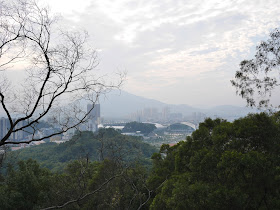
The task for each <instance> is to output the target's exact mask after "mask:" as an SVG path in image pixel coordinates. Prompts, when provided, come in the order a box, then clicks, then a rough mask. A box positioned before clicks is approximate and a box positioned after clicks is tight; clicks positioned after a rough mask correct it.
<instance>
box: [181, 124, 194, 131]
mask: <svg viewBox="0 0 280 210" xmlns="http://www.w3.org/2000/svg"><path fill="white" fill-rule="evenodd" d="M180 124H183V125H187V126H190V127H191V128H193V129H194V130H196V126H195V124H193V123H190V122H180Z"/></svg>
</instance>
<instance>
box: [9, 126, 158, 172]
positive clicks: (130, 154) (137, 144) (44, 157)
mask: <svg viewBox="0 0 280 210" xmlns="http://www.w3.org/2000/svg"><path fill="white" fill-rule="evenodd" d="M156 151H157V150H156V148H155V147H153V146H150V145H149V144H147V143H143V142H142V141H141V137H136V136H125V135H122V134H120V133H119V132H117V131H116V130H114V129H111V128H109V129H100V130H99V132H98V134H93V133H92V132H89V131H85V132H81V133H77V134H76V135H74V136H73V137H72V139H71V140H70V141H68V142H65V143H61V144H56V143H51V142H50V143H45V144H41V145H38V146H33V147H30V148H26V149H22V150H18V151H15V152H10V153H8V155H7V158H6V161H5V164H6V165H7V164H8V163H10V164H13V165H14V164H16V163H17V162H18V161H19V160H27V159H29V158H32V159H34V160H37V161H38V162H39V163H40V165H41V166H42V167H46V168H49V169H51V170H53V171H62V170H63V167H65V166H66V165H67V164H68V163H69V162H70V161H73V160H78V159H82V158H86V159H89V160H90V161H102V160H104V159H118V160H119V161H123V162H126V163H129V162H135V161H137V162H141V163H142V164H144V165H150V166H151V161H150V157H151V155H152V154H153V153H154V152H156Z"/></svg>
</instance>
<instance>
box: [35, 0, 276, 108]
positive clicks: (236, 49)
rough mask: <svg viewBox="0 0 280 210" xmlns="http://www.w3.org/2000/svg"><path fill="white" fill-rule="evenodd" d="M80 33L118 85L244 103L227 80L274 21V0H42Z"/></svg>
mask: <svg viewBox="0 0 280 210" xmlns="http://www.w3.org/2000/svg"><path fill="white" fill-rule="evenodd" d="M39 2H40V3H41V4H48V5H49V7H50V9H51V10H52V12H53V13H56V14H59V15H61V17H62V18H61V21H62V22H63V25H64V26H67V27H69V28H73V29H75V30H86V31H88V33H89V35H90V44H91V45H92V47H94V48H95V49H96V50H97V52H98V58H99V62H100V64H99V66H98V68H99V69H100V71H102V72H104V74H112V73H113V72H117V71H126V72H127V77H126V81H125V83H124V85H123V87H122V89H123V90H125V91H128V92H130V93H133V94H135V95H139V96H144V97H147V98H153V99H156V100H160V101H162V102H165V103H169V104H188V105H194V106H197V105H199V106H216V105H225V104H230V105H239V106H244V105H246V103H245V101H244V100H242V99H241V98H240V97H239V96H236V93H235V89H234V88H233V87H232V86H231V83H230V80H231V79H233V78H234V75H235V72H236V70H238V69H239V63H240V62H241V61H242V60H244V59H250V58H253V55H254V52H255V47H256V45H257V44H258V43H260V41H261V40H266V39H267V38H268V35H269V32H271V31H272V30H273V29H274V28H276V27H279V26H280V21H279V17H280V1H279V0H246V1H245V0H223V1H214V0H197V1H189V0H162V1H158V0H118V1H116V0H102V1H101V0H80V1H77V0H40V1H39Z"/></svg>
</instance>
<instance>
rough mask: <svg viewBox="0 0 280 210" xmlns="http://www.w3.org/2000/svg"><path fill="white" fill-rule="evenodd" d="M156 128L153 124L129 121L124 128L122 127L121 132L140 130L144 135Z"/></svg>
mask: <svg viewBox="0 0 280 210" xmlns="http://www.w3.org/2000/svg"><path fill="white" fill-rule="evenodd" d="M155 129H156V126H155V125H154V124H150V123H140V122H130V123H126V124H125V126H124V128H123V129H122V131H123V132H137V131H140V132H141V133H142V134H144V135H148V134H149V133H151V132H152V131H154V130H155Z"/></svg>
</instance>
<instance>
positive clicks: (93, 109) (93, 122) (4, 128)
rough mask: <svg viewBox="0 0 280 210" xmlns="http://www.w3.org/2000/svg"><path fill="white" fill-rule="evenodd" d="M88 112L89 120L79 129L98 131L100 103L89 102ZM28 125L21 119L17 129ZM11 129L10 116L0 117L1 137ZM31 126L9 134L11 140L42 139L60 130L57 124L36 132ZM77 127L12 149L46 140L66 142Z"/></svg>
mask: <svg viewBox="0 0 280 210" xmlns="http://www.w3.org/2000/svg"><path fill="white" fill-rule="evenodd" d="M87 112H88V113H89V114H88V117H87V121H86V123H84V124H81V125H80V126H79V129H80V130H81V131H92V132H96V131H97V130H98V125H99V124H100V121H101V120H100V104H94V105H92V104H88V105H87ZM13 121H14V122H15V119H13ZM25 125H27V122H26V121H21V122H19V123H18V124H17V125H16V127H15V129H14V130H16V129H17V128H21V127H23V126H25ZM9 129H10V121H9V119H8V118H4V117H2V118H0V139H2V138H4V137H5V135H6V134H7V132H8V130H9ZM30 129H31V128H30V127H29V128H28V127H27V128H25V129H24V130H19V131H16V132H13V133H12V134H11V135H10V136H9V140H12V141H14V142H15V141H16V142H22V141H28V140H31V139H32V138H36V139H40V138H44V137H46V136H51V135H52V134H53V133H55V132H57V131H58V130H60V128H59V127H56V126H48V127H44V128H40V129H38V130H36V131H35V133H33V132H34V131H33V130H30ZM75 131H76V128H73V129H70V130H68V131H67V132H65V133H63V134H60V135H55V136H51V137H50V138H46V139H44V141H34V142H32V143H31V144H28V145H26V144H19V145H18V146H17V147H15V148H13V147H12V150H13V149H14V150H16V149H19V148H23V147H26V146H31V145H38V144H40V143H44V142H46V141H50V142H56V143H61V142H65V141H67V140H69V139H71V137H72V136H73V135H74V134H75Z"/></svg>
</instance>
